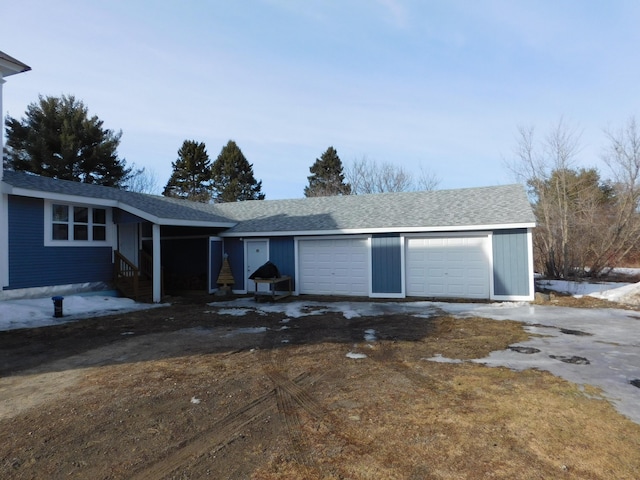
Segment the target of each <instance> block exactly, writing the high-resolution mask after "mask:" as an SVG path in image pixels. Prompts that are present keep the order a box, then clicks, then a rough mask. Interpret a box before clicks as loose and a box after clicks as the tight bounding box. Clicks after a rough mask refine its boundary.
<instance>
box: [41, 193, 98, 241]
mask: <svg viewBox="0 0 640 480" xmlns="http://www.w3.org/2000/svg"><path fill="white" fill-rule="evenodd" d="M49 214H50V215H51V217H50V223H49V224H50V225H51V234H50V236H49V240H50V241H51V242H52V243H54V244H59V243H58V242H67V243H70V242H73V244H75V245H79V244H82V243H93V242H105V241H106V240H107V217H108V215H107V209H106V208H98V207H88V206H84V205H82V206H81V205H66V204H60V203H51V204H50V209H49Z"/></svg>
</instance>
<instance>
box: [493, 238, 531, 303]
mask: <svg viewBox="0 0 640 480" xmlns="http://www.w3.org/2000/svg"><path fill="white" fill-rule="evenodd" d="M493 272H494V273H493V278H494V283H493V289H494V295H529V294H530V293H531V292H530V291H529V280H530V277H531V275H533V273H532V272H530V271H529V255H528V242H527V230H526V229H515V230H496V231H495V232H493Z"/></svg>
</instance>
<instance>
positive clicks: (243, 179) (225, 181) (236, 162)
mask: <svg viewBox="0 0 640 480" xmlns="http://www.w3.org/2000/svg"><path fill="white" fill-rule="evenodd" d="M211 178H212V180H213V185H212V187H213V192H214V200H215V201H216V202H217V203H226V202H240V201H243V200H264V193H262V192H261V189H262V181H256V179H255V177H254V176H253V165H251V164H250V163H249V162H248V161H247V159H246V158H245V156H244V155H243V154H242V151H241V150H240V148H239V147H238V145H236V142H234V141H233V140H229V142H228V143H227V144H226V145H225V146H224V147H222V150H221V151H220V155H218V158H217V159H216V160H215V162H213V165H212V166H211Z"/></svg>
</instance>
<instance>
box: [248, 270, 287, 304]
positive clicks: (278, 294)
mask: <svg viewBox="0 0 640 480" xmlns="http://www.w3.org/2000/svg"><path fill="white" fill-rule="evenodd" d="M253 282H254V283H255V285H256V291H255V294H254V297H253V298H254V299H255V300H256V301H258V299H259V298H260V297H265V298H270V299H271V301H272V302H275V301H276V300H280V299H281V298H285V297H288V296H290V295H291V277H290V276H288V275H284V276H282V277H277V278H254V279H253ZM285 282H286V290H277V289H276V286H277V285H278V284H281V283H285ZM261 283H266V284H267V285H269V290H268V291H266V292H260V291H258V285H260V284H261Z"/></svg>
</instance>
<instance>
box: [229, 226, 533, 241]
mask: <svg viewBox="0 0 640 480" xmlns="http://www.w3.org/2000/svg"><path fill="white" fill-rule="evenodd" d="M532 227H535V224H534V223H510V224H497V225H465V226H441V227H385V228H360V229H355V228H352V229H342V230H340V229H338V230H308V231H304V230H296V231H275V232H221V233H220V236H221V237H225V238H226V237H229V238H243V237H265V236H267V237H305V236H309V237H326V236H335V235H372V234H376V233H402V234H429V233H451V234H455V233H456V232H476V231H484V230H511V229H522V228H532Z"/></svg>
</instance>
